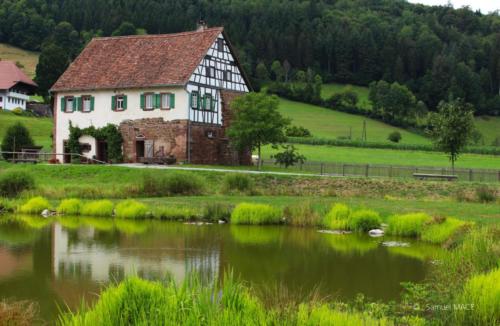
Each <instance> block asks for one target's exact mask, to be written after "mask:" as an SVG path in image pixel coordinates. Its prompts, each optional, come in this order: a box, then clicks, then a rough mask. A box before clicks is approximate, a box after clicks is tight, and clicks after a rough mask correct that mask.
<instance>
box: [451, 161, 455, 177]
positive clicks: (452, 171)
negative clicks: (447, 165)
mask: <svg viewBox="0 0 500 326" xmlns="http://www.w3.org/2000/svg"><path fill="white" fill-rule="evenodd" d="M451 174H453V175H455V160H454V159H452V160H451Z"/></svg>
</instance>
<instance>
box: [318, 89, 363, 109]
mask: <svg viewBox="0 0 500 326" xmlns="http://www.w3.org/2000/svg"><path fill="white" fill-rule="evenodd" d="M346 90H351V91H353V92H355V93H356V94H358V104H359V107H360V108H363V109H371V107H372V104H371V102H370V100H369V99H368V94H369V92H370V91H369V89H368V87H364V86H355V85H350V84H336V83H332V84H324V85H323V86H322V87H321V97H322V98H323V99H325V100H326V99H328V98H330V97H331V96H332V95H333V94H337V93H342V92H345V91H346Z"/></svg>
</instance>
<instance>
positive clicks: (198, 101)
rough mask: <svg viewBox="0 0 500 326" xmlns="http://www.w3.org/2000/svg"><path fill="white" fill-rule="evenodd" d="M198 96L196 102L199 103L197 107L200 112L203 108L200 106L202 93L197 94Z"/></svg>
mask: <svg viewBox="0 0 500 326" xmlns="http://www.w3.org/2000/svg"><path fill="white" fill-rule="evenodd" d="M196 94H197V95H198V96H196V101H197V104H198V105H197V106H196V107H197V108H198V110H199V109H201V107H200V105H201V98H200V93H198V92H196Z"/></svg>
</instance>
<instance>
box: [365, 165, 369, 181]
mask: <svg viewBox="0 0 500 326" xmlns="http://www.w3.org/2000/svg"><path fill="white" fill-rule="evenodd" d="M369 168H370V165H369V164H367V165H366V168H365V176H366V177H367V178H368V169H369Z"/></svg>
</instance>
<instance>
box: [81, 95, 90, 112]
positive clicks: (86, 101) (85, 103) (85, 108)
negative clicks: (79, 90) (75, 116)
mask: <svg viewBox="0 0 500 326" xmlns="http://www.w3.org/2000/svg"><path fill="white" fill-rule="evenodd" d="M90 111H92V104H91V99H90V96H82V112H90Z"/></svg>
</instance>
